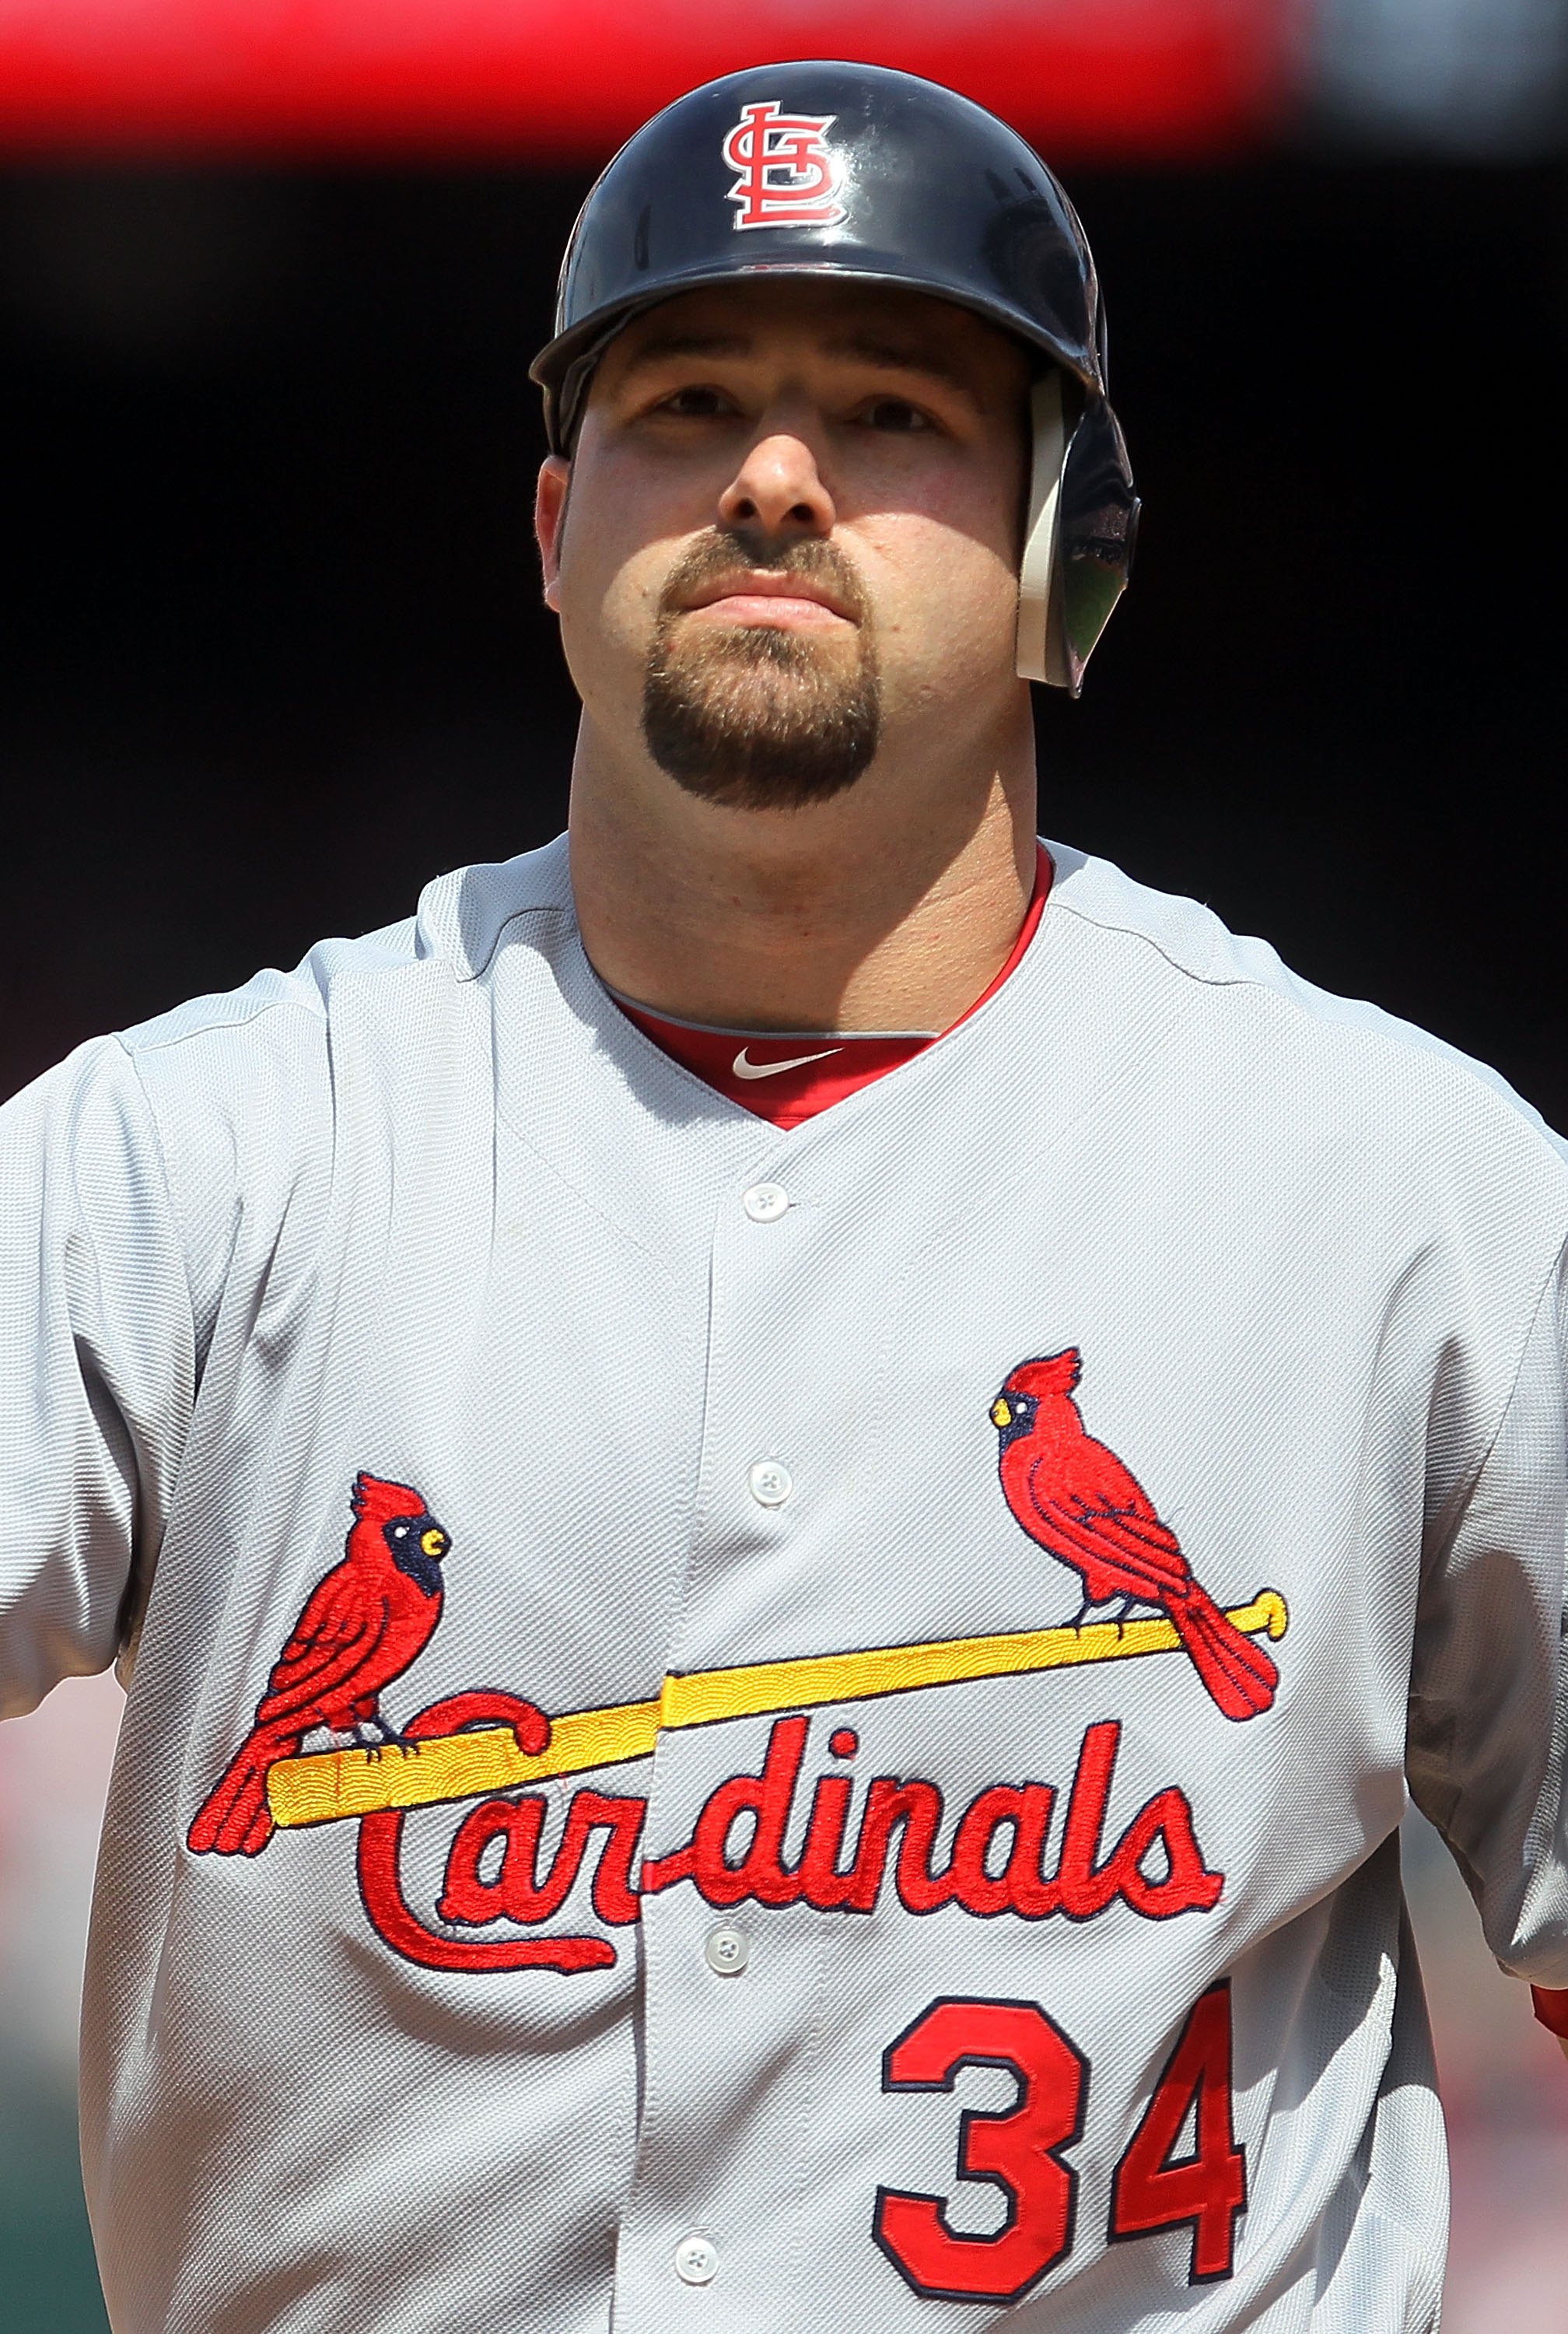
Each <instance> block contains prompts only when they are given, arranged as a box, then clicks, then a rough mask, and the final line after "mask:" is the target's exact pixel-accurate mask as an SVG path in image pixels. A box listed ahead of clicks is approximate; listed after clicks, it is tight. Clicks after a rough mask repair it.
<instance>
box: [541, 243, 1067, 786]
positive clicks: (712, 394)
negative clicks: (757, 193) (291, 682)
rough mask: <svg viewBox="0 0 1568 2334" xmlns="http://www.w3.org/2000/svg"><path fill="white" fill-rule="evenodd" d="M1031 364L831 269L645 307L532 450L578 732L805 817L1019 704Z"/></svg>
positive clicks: (976, 328) (968, 319)
mask: <svg viewBox="0 0 1568 2334" xmlns="http://www.w3.org/2000/svg"><path fill="white" fill-rule="evenodd" d="M1028 378H1029V369H1028V363H1027V360H1026V359H1025V357H1024V353H1023V352H1022V351H1021V350H1020V349H1019V348H1018V347H1016V346H1015V343H1014V342H1012V341H1010V340H1009V339H1008V338H1007V337H1006V336H1005V334H1003V333H999V332H996V331H995V330H993V329H992V327H990V326H989V325H987V324H985V323H982V322H981V321H980V320H979V319H978V318H977V317H974V316H971V315H969V314H968V313H967V312H966V311H965V310H963V309H959V308H956V307H953V306H951V305H949V304H948V303H946V302H944V301H938V300H934V299H930V298H928V297H926V296H925V295H924V294H919V293H911V292H900V291H892V290H886V289H883V288H880V287H876V286H866V285H851V284H841V283H832V282H825V281H822V280H821V279H816V280H802V279H796V280H794V281H789V280H785V281H782V282H777V283H767V282H762V281H759V282H755V283H750V284H739V285H725V286H722V287H717V288H715V289H713V290H708V291H702V292H693V293H688V294H685V295H683V296H682V297H680V298H678V299H674V300H669V301H667V302H665V303H663V304H661V305H660V306H659V307H657V308H654V309H652V310H650V311H649V313H647V314H646V315H643V316H640V317H638V318H636V319H635V320H634V321H633V322H632V323H630V324H629V325H628V326H627V328H626V330H625V331H624V332H622V333H620V335H619V337H618V338H617V339H616V340H615V341H614V342H611V346H610V348H609V350H608V351H607V352H606V353H605V356H604V359H603V362H601V366H600V368H599V371H598V373H597V375H596V377H595V381H594V384H593V389H592V395H591V397H590V400H589V403H588V409H587V412H586V414H585V416H584V419H583V423H582V431H581V434H580V437H579V439H578V444H577V447H576V450H575V455H574V458H573V460H572V468H571V490H570V516H568V517H567V519H566V522H565V524H564V526H562V525H561V512H562V504H563V497H564V488H565V478H566V473H565V469H564V466H563V465H561V464H558V463H557V464H547V465H546V466H545V472H544V477H543V478H542V480H541V495H540V536H541V544H542V547H543V550H544V562H545V574H546V581H547V590H548V596H549V598H550V600H551V603H552V604H553V606H555V607H556V608H558V609H559V611H560V614H561V620H562V632H563V641H564V645H565V650H566V656H567V661H568V663H569V665H570V667H571V670H572V679H573V680H574V681H575V682H576V684H577V688H578V691H579V694H580V695H581V696H582V700H583V703H584V706H585V708H586V709H587V712H588V716H589V719H590V720H591V721H592V723H593V724H594V725H595V726H596V728H599V729H600V731H601V733H602V734H603V735H604V737H605V738H606V739H607V740H608V741H611V742H612V743H613V742H617V741H619V742H622V743H627V742H631V741H633V740H640V743H641V744H642V745H643V746H644V747H646V749H647V751H648V752H649V754H650V756H651V757H652V759H653V760H654V761H655V762H656V763H657V764H658V765H659V767H660V768H661V769H663V770H664V771H666V772H667V773H668V775H669V776H670V777H672V778H674V779H675V780H676V781H677V782H678V784H679V785H681V786H684V787H685V788H686V789H687V790H688V792H689V793H692V794H695V795H699V796H704V797H706V798H707V799H708V800H711V801H716V802H720V803H725V804H727V805H731V806H733V807H736V808H740V809H774V808H781V807H794V806H798V805H804V804H807V803H811V802H816V801H822V800H825V799H827V798H828V797H830V796H832V795H834V794H837V793H839V792H841V791H842V789H843V788H844V787H845V786H850V785H852V784H853V782H854V781H855V779H856V778H858V777H859V776H861V773H862V772H863V771H864V770H865V769H867V768H868V767H870V765H871V761H872V760H873V759H874V757H875V756H876V755H877V753H878V751H879V750H880V748H882V747H897V746H898V744H899V742H900V741H901V740H905V739H909V740H913V739H916V738H920V737H922V736H923V737H924V738H925V739H926V741H927V742H929V738H930V735H931V728H930V725H932V724H940V725H945V727H946V731H947V734H948V735H949V736H950V738H951V740H952V744H953V746H954V747H955V748H956V749H957V750H960V751H961V750H962V747H963V744H964V740H965V738H966V737H967V736H968V735H970V734H975V733H976V731H977V728H978V726H979V725H981V724H983V722H984V720H985V719H986V714H987V711H988V710H989V711H993V712H994V710H995V709H996V708H999V707H1000V706H1001V705H1002V704H1003V703H1004V702H1006V703H1011V701H1012V700H1013V699H1014V697H1015V693H1016V690H1017V687H1018V683H1017V681H1016V680H1015V675H1014V670H1013V643H1014V627H1015V612H1016V604H1017V582H1016V578H1017V561H1018V550H1019V543H1020V538H1021V533H1022V522H1023V501H1024V482H1025V460H1026V411H1027V391H1028Z"/></svg>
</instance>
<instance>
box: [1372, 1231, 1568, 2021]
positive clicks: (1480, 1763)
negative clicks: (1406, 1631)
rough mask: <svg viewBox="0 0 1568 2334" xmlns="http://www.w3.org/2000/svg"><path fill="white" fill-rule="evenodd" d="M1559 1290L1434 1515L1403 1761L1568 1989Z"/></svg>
mask: <svg viewBox="0 0 1568 2334" xmlns="http://www.w3.org/2000/svg"><path fill="white" fill-rule="evenodd" d="M1565 1347H1568V1286H1565V1276H1564V1268H1563V1259H1561V1258H1560V1259H1559V1260H1558V1264H1557V1267H1556V1268H1555V1269H1554V1273H1553V1275H1552V1278H1551V1279H1550V1280H1549V1282H1548V1284H1547V1286H1546V1288H1545V1289H1544V1292H1543V1294H1542V1297H1541V1299H1540V1302H1539V1305H1538V1307H1537V1308H1536V1311H1535V1314H1534V1320H1533V1322H1532V1324H1531V1327H1530V1331H1529V1334H1528V1336H1527V1338H1526V1341H1525V1347H1524V1351H1523V1354H1522V1355H1521V1358H1520V1361H1519V1365H1518V1369H1517V1373H1516V1374H1515V1378H1514V1381H1513V1385H1512V1391H1511V1393H1510V1394H1509V1396H1508V1400H1507V1403H1506V1407H1505V1411H1504V1413H1503V1416H1502V1420H1501V1423H1500V1425H1499V1426H1498V1428H1497V1431H1496V1435H1495V1437H1494V1438H1493V1440H1492V1442H1491V1443H1490V1446H1489V1448H1488V1449H1487V1450H1486V1455H1485V1457H1484V1459H1483V1460H1482V1461H1481V1464H1480V1466H1479V1469H1478V1471H1476V1472H1475V1473H1474V1475H1473V1477H1472V1479H1471V1480H1470V1481H1469V1483H1468V1485H1467V1487H1466V1488H1465V1490H1463V1492H1462V1494H1461V1496H1460V1497H1459V1498H1458V1500H1457V1502H1456V1504H1457V1515H1456V1516H1454V1517H1453V1518H1452V1519H1448V1520H1447V1521H1446V1523H1442V1524H1440V1525H1439V1528H1438V1530H1437V1532H1436V1534H1435V1535H1434V1538H1435V1546H1434V1549H1433V1551H1432V1553H1431V1554H1430V1555H1429V1562H1428V1567H1427V1573H1426V1577H1425V1580H1424V1584H1423V1590H1422V1596H1421V1600H1420V1606H1419V1618H1418V1625H1417V1632H1416V1643H1415V1657H1414V1664H1413V1669H1412V1687H1411V1698H1410V1710H1409V1744H1408V1751H1407V1771H1408V1774H1409V1783H1410V1789H1411V1792H1412V1795H1413V1797H1414V1799H1415V1800H1416V1803H1417V1805H1418V1806H1419V1808H1421V1810H1422V1811H1423V1813H1424V1814H1426V1815H1427V1816H1428V1817H1429V1818H1430V1819H1431V1821H1432V1822H1433V1823H1434V1824H1435V1825H1436V1826H1437V1828H1438V1830H1439V1831H1440V1832H1441V1833H1442V1834H1443V1836H1444V1837H1445V1839H1446V1840H1447V1842H1448V1847H1449V1848H1450V1850H1451V1851H1452V1854H1453V1856H1454V1857H1455V1860H1456V1862H1457V1864H1458V1866H1459V1869H1460V1871H1461V1872H1462V1874H1463V1875H1464V1877H1465V1880H1466V1883H1467V1886H1468V1887H1469V1890H1470V1893H1471V1895H1472V1896H1473V1897H1474V1898H1475V1901H1476V1905H1477V1910H1478V1911H1479V1913H1480V1915H1481V1923H1482V1927H1483V1929H1484V1930H1485V1933H1486V1942H1487V1944H1488V1945H1489V1946H1490V1948H1491V1950H1492V1952H1493V1953H1494V1954H1495V1955H1496V1959H1497V1960H1498V1962H1499V1963H1501V1964H1502V1966H1503V1968H1504V1969H1505V1970H1506V1971H1507V1972H1509V1973H1510V1974H1511V1975H1514V1976H1516V1977H1521V1978H1525V1979H1527V1980H1529V1981H1530V1982H1532V1983H1533V1984H1534V1985H1536V1986H1539V1987H1542V1988H1544V1989H1552V1990H1556V1989H1563V1988H1568V1826H1565V1821H1564V1806H1563V1765H1564V1738H1565V1735H1568V1678H1565V1663H1564V1644H1563V1640H1564V1630H1565V1627H1568V1587H1565V1570H1568V1557H1565V1550H1568V1350H1565Z"/></svg>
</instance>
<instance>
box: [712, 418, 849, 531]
mask: <svg viewBox="0 0 1568 2334" xmlns="http://www.w3.org/2000/svg"><path fill="white" fill-rule="evenodd" d="M836 516H837V513H836V512H835V510H834V508H833V498H832V495H831V494H830V493H829V492H828V489H827V487H826V485H825V484H824V482H823V479H822V474H821V472H820V471H819V470H818V468H817V463H816V457H815V455H814V454H813V452H812V449H811V448H810V447H809V446H808V445H807V444H806V442H805V440H804V439H803V438H799V437H796V436H795V435H794V432H793V431H791V430H785V429H776V430H774V431H773V432H772V434H771V435H770V436H768V437H765V438H757V439H755V440H754V441H753V443H752V444H751V445H750V446H749V447H748V448H746V458H745V459H744V461H743V462H742V463H741V466H740V468H739V469H738V470H737V471H736V474H735V476H734V477H733V478H732V479H731V480H730V482H729V484H728V486H727V487H726V488H725V490H724V492H723V494H722V495H720V497H719V498H718V519H719V524H720V526H726V527H745V526H752V527H760V528H762V529H763V530H764V531H765V533H767V534H769V535H831V534H832V530H833V522H834V519H835V518H836Z"/></svg>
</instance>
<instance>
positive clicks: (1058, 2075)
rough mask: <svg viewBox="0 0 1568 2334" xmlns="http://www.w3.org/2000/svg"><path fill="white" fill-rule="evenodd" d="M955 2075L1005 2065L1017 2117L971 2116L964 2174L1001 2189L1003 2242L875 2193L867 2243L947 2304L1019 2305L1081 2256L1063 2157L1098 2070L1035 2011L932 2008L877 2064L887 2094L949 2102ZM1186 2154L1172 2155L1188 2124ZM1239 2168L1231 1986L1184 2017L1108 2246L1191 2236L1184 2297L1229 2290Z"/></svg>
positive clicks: (1128, 2162) (1119, 2192)
mask: <svg viewBox="0 0 1568 2334" xmlns="http://www.w3.org/2000/svg"><path fill="white" fill-rule="evenodd" d="M960 2067H1004V2068H1005V2069H1006V2070H1007V2072H1008V2073H1009V2074H1010V2075H1012V2076H1013V2077H1014V2078H1015V2081H1016V2083H1017V2086H1018V2095H1017V2098H1016V2099H1015V2102H1014V2104H1013V2105H1012V2106H1011V2107H1006V2108H1004V2109H1001V2110H1000V2111H997V2112H994V2113H983V2112H981V2111H979V2110H978V2109H969V2110H967V2112H966V2113H965V2115H964V2117H963V2119H962V2122H961V2123H960V2125H959V2127H958V2177H959V2178H960V2180H982V2181H987V2182H989V2183H990V2184H991V2185H992V2186H994V2187H996V2188H999V2189H1000V2190H1001V2192H1002V2194H1003V2196H1004V2198H1005V2203H1006V2213H1005V2217H1004V2219H1003V2223H1002V2225H1001V2227H1000V2228H999V2229H996V2230H994V2231H991V2232H989V2233H987V2234H986V2235H984V2236H972V2235H968V2234H966V2233H963V2232H961V2231H959V2230H957V2229H953V2228H950V2227H949V2226H948V2217H947V2213H946V2209H945V2206H944V2204H943V2200H942V2199H941V2197H939V2196H928V2195H922V2194H914V2193H910V2192H909V2191H908V2190H905V2189H900V2188H886V2187H883V2188H879V2189H878V2191H877V2208H876V2216H875V2219H874V2221H873V2223H872V2232H873V2234H874V2235H875V2237H876V2241H877V2242H878V2244H879V2245H880V2247H881V2249H882V2251H883V2252H885V2253H886V2254H887V2256H888V2258H889V2260H890V2262H892V2263H893V2266H894V2267H895V2269H897V2270H898V2271H899V2274H900V2275H901V2276H903V2277H904V2278H905V2279H907V2280H908V2281H909V2284H910V2285H911V2286H913V2288H914V2290H915V2291H916V2292H917V2293H920V2294H926V2295H929V2296H930V2297H931V2298H932V2299H934V2300H945V2301H1016V2300H1020V2299H1021V2297H1022V2296H1023V2295H1024V2294H1025V2293H1027V2291H1029V2288H1030V2287H1031V2286H1032V2285H1034V2284H1037V2283H1038V2281H1039V2280H1040V2279H1041V2278H1043V2277H1044V2275H1045V2273H1046V2271H1048V2270H1052V2269H1054V2267H1055V2266H1056V2263H1057V2262H1059V2261H1061V2260H1062V2259H1063V2256H1064V2255H1065V2254H1066V2253H1067V2252H1068V2251H1069V2250H1070V2248H1071V2246H1072V2243H1073V2218H1074V2213H1075V2211H1076V2206H1077V2193H1078V2175H1077V2174H1076V2173H1075V2172H1074V2171H1073V2168H1072V2166H1071V2165H1068V2164H1066V2163H1065V2162H1063V2151H1064V2150H1065V2149H1066V2148H1068V2147H1070V2146H1072V2144H1073V2141H1074V2140H1075V2139H1077V2138H1078V2137H1079V2136H1080V2134H1081V2133H1082V2129H1083V2107H1084V2095H1085V2092H1086V2089H1087V2087H1088V2077H1089V2062H1088V2060H1087V2059H1085V2058H1084V2056H1083V2054H1082V2051H1081V2050H1080V2049H1078V2047H1077V2045H1076V2044H1075V2043H1073V2042H1072V2041H1070V2040H1068V2038H1067V2036H1066V2035H1065V2034H1063V2031H1062V2029H1061V2028H1060V2027H1059V2026H1058V2025H1057V2024H1056V2022H1055V2021H1054V2020H1053V2019H1051V2018H1047V2017H1046V2015H1045V2012H1044V2011H1043V2010H1042V2009H1041V2008H1040V2007H1039V2004H1038V2003H1037V2002H1033V2001H934V2002H933V2003H932V2004H931V2006H930V2008H929V2009H928V2010H925V2011H921V2013H920V2015H919V2018H917V2019H916V2021H915V2022H914V2024H913V2025H912V2026H910V2027H909V2028H907V2029H906V2030H905V2031H904V2032H903V2033H902V2034H900V2035H899V2039H898V2040H897V2041H896V2042H895V2043H893V2044H892V2046H891V2047H890V2049H889V2050H888V2051H887V2052H886V2053H885V2054H884V2057H883V2059H882V2088H884V2090H889V2091H950V2090H951V2089H952V2088H953V2080H954V2078H955V2077H956V2075H957V2072H958V2069H959V2068H960ZM1189 2117H1190V2118H1191V2122H1192V2127H1193V2147H1192V2152H1191V2154H1190V2155H1187V2156H1177V2155H1176V2154H1175V2149H1176V2146H1177V2144H1178V2140H1179V2138H1180V2136H1181V2133H1182V2131H1183V2128H1184V2127H1185V2126H1186V2125H1187V2123H1188V2118H1189ZM1245 2206H1246V2157H1245V2156H1244V2154H1243V2152H1242V2150H1241V2149H1240V2148H1239V2147H1238V2146H1237V2145H1236V2132H1235V2127H1234V2124H1233V2121H1232V2115H1231V2078H1230V1989H1229V1987H1228V1986H1227V1985H1226V1984H1224V1983H1221V1984H1219V1985H1216V1986H1211V1987H1210V1988H1209V1991H1208V1992H1207V1993H1206V1994H1205V1995H1204V1996H1203V1998H1202V2000H1201V2001H1199V2002H1198V2004H1197V2006H1196V2007H1195V2008H1194V2010H1193V2011H1192V2012H1191V2014H1190V2016H1189V2017H1188V2021H1187V2023H1186V2025H1185V2026H1184V2027H1183V2028H1182V2030H1181V2032H1180V2034H1179V2036H1178V2038H1177V2042H1176V2047H1175V2049H1173V2050H1172V2052H1171V2054H1170V2056H1169V2059H1167V2061H1166V2064H1165V2069H1164V2072H1163V2073H1162V2074H1161V2076H1160V2078H1159V2082H1158V2083H1157V2084H1156V2086H1155V2089H1154V2096H1153V2098H1151V2099H1150V2102H1149V2105H1148V2107H1146V2108H1145V2109H1144V2112H1143V2116H1142V2119H1141V2121H1140V2124H1139V2126H1138V2128H1137V2130H1136V2131H1135V2132H1134V2133H1133V2135H1132V2137H1131V2139H1130V2141H1129V2142H1128V2144H1127V2147H1126V2150H1125V2152H1124V2153H1123V2155H1122V2157H1121V2162H1120V2164H1119V2165H1117V2167H1116V2176H1115V2179H1114V2181H1113V2182H1112V2184H1111V2229H1110V2233H1111V2236H1112V2237H1113V2238H1120V2237H1145V2236H1150V2235H1151V2234H1152V2233H1154V2231H1155V2230H1157V2229H1170V2228H1178V2227H1188V2228H1190V2229H1191V2232H1192V2251H1191V2256H1190V2260H1189V2263H1188V2283H1189V2284H1193V2285H1199V2284H1204V2283H1207V2281H1210V2280H1211V2279H1215V2278H1222V2277H1228V2276H1229V2275H1230V2274H1231V2271H1232V2268H1233V2266H1234V2263H1235V2256H1236V2216H1237V2214H1238V2213H1241V2212H1242V2211H1243V2209H1244V2208H1245Z"/></svg>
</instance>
